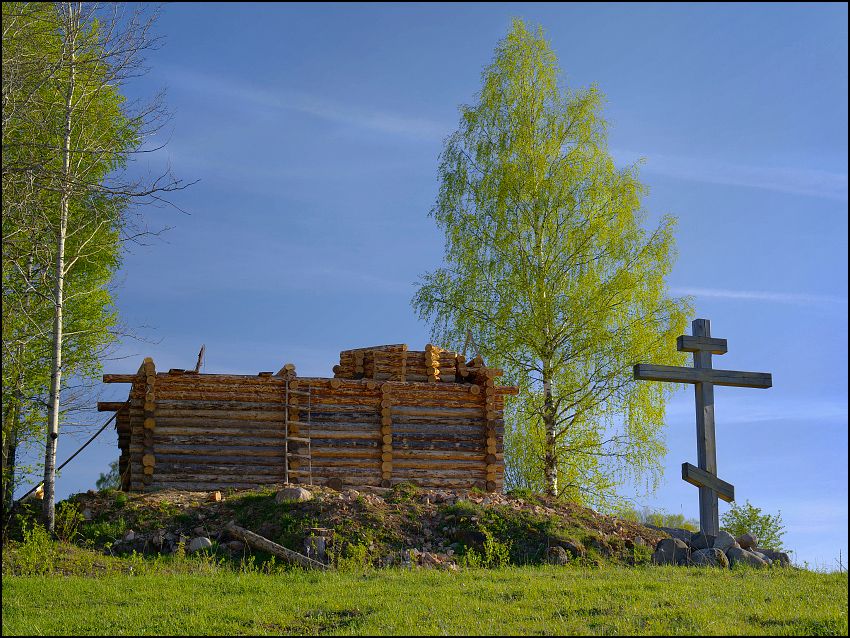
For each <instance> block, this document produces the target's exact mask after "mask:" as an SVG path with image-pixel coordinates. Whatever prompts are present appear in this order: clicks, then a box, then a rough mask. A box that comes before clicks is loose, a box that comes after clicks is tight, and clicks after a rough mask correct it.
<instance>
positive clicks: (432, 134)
mask: <svg viewBox="0 0 850 638" xmlns="http://www.w3.org/2000/svg"><path fill="white" fill-rule="evenodd" d="M166 71H167V74H168V75H167V78H168V80H169V81H171V82H172V83H173V84H174V85H175V86H179V87H180V89H181V90H185V89H189V90H192V91H196V92H200V93H205V94H206V95H208V96H209V97H211V98H214V99H215V100H230V101H231V102H232V103H234V104H242V105H245V104H250V105H252V106H255V107H256V106H261V107H265V108H272V109H281V110H289V111H296V112H299V113H304V114H306V115H311V116H313V117H318V118H321V119H325V120H329V121H332V122H336V123H339V124H347V125H350V126H354V127H357V128H362V129H366V130H370V131H378V132H380V133H385V134H390V135H396V136H402V137H409V138H414V139H424V140H430V141H439V140H441V139H442V137H443V136H444V135H445V134H446V133H447V128H446V126H444V125H442V124H440V123H439V122H435V121H433V120H429V119H427V118H422V117H414V116H409V115H402V114H399V113H392V112H390V111H384V110H381V109H375V108H371V107H356V106H351V105H343V104H339V103H336V102H334V101H332V100H328V99H325V98H322V97H320V96H317V95H312V94H309V93H305V92H303V91H293V90H283V89H279V90H278V89H268V88H263V87H259V86H256V85H252V84H247V83H244V82H240V81H237V80H234V79H233V78H226V77H223V76H213V75H208V74H201V73H196V72H193V71H188V70H186V69H181V68H177V67H169V68H168V69H166Z"/></svg>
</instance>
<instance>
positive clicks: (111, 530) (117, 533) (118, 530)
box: [80, 516, 127, 547]
mask: <svg viewBox="0 0 850 638" xmlns="http://www.w3.org/2000/svg"><path fill="white" fill-rule="evenodd" d="M126 533H127V521H126V520H124V517H123V516H119V517H118V518H116V519H113V520H101V521H92V522H90V523H87V524H85V525H83V526H82V528H81V529H80V535H81V537H82V538H83V540H84V541H88V542H89V543H90V544H93V545H95V546H98V547H100V546H103V545H106V544H109V545H112V544H113V543H115V542H116V541H119V540H121V538H123V537H124V534H126Z"/></svg>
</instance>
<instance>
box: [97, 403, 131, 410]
mask: <svg viewBox="0 0 850 638" xmlns="http://www.w3.org/2000/svg"><path fill="white" fill-rule="evenodd" d="M126 405H127V402H126V401H98V402H97V411H98V412H118V410H120V409H121V408H123V407H124V406H126Z"/></svg>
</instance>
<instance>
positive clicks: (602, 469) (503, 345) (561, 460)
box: [412, 20, 690, 505]
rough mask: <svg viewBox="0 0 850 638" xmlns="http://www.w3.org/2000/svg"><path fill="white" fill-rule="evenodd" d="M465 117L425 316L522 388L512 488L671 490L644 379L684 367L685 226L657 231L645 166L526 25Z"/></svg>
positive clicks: (588, 492) (510, 39)
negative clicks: (677, 284) (653, 371)
mask: <svg viewBox="0 0 850 638" xmlns="http://www.w3.org/2000/svg"><path fill="white" fill-rule="evenodd" d="M482 80H483V83H482V88H481V91H480V94H479V96H478V102H477V103H476V104H473V105H465V106H462V107H461V108H460V114H461V115H460V125H459V128H458V130H457V131H456V132H455V133H453V134H452V135H451V136H450V137H448V138H447V140H446V142H445V145H444V149H443V152H442V155H441V157H440V165H439V177H440V186H439V193H438V195H437V199H436V202H435V204H434V207H433V208H432V210H431V215H432V216H433V218H434V219H435V220H436V222H437V225H438V226H439V228H440V229H441V230H442V231H443V232H444V234H445V257H444V264H443V265H442V266H441V267H439V268H437V269H436V270H434V271H432V272H429V273H427V274H425V275H424V276H423V277H422V279H421V281H420V283H419V288H418V291H417V293H416V294H415V296H414V298H413V302H412V303H413V306H414V308H415V309H416V310H417V311H418V312H419V315H420V317H421V318H423V319H426V320H428V321H429V322H430V323H431V327H432V336H433V339H434V340H436V341H437V342H442V343H443V344H444V345H446V346H449V347H454V348H458V346H460V344H462V343H463V341H464V337H465V335H466V331H467V330H470V331H471V332H472V334H473V336H474V337H475V341H476V343H477V344H478V345H479V347H480V349H481V354H482V355H484V356H485V358H486V359H487V360H488V361H489V362H491V363H492V364H495V365H498V366H500V367H502V368H504V369H505V372H506V379H508V380H510V381H513V382H515V383H517V384H518V385H519V387H520V395H519V397H518V400H517V401H515V402H514V403H513V405H512V406H509V408H508V412H507V415H506V421H507V422H506V435H505V436H506V439H505V442H506V481H507V483H508V484H509V485H510V484H512V485H515V486H525V487H531V488H533V489H540V490H545V491H546V492H547V493H549V494H551V495H556V494H563V495H564V496H565V497H567V498H570V499H572V500H575V501H579V502H584V503H588V504H596V505H600V504H604V503H606V502H608V501H610V500H611V499H614V498H615V497H616V490H617V487H618V486H619V485H621V484H622V483H623V482H624V481H626V480H629V479H631V480H634V481H636V482H641V481H643V482H645V483H646V484H647V486H648V487H649V489H652V487H653V486H654V485H655V484H657V481H658V479H659V477H660V474H661V469H662V467H661V460H662V459H663V456H664V452H665V448H664V443H663V436H662V428H663V423H664V405H665V400H666V398H667V397H668V396H669V393H670V391H671V390H670V389H669V388H665V387H663V386H662V384H648V383H644V384H637V383H635V382H634V381H633V380H632V368H631V367H632V365H633V364H634V363H637V362H639V361H654V362H656V361H657V362H659V363H667V364H670V365H682V364H684V356H683V355H681V354H679V353H677V352H676V347H675V339H676V336H677V335H679V334H682V333H683V330H684V328H685V327H686V321H687V317H688V315H689V314H690V307H689V305H688V300H687V299H675V298H672V297H670V296H669V295H668V294H667V287H666V284H665V277H666V275H667V274H668V273H669V272H670V269H671V267H672V264H673V261H674V257H675V250H674V238H673V229H674V225H675V220H674V219H673V218H672V217H669V216H666V217H663V218H662V219H661V221H660V223H659V224H658V226H657V227H656V228H654V229H652V230H646V229H644V227H643V225H642V223H643V221H644V219H645V213H644V211H643V210H642V198H643V196H644V195H645V193H646V188H645V187H644V186H643V185H642V184H641V182H640V181H639V174H638V166H628V167H625V168H618V167H617V166H616V165H615V163H614V160H613V159H612V157H611V155H610V154H609V152H608V150H607V125H606V122H605V120H604V118H603V115H602V106H603V96H602V94H601V92H600V91H599V89H598V88H597V87H596V86H591V87H589V88H586V89H569V88H567V87H565V86H562V85H561V84H559V69H558V64H557V60H556V57H555V54H554V53H553V51H552V49H551V48H550V47H549V45H548V43H547V42H546V40H545V39H544V37H543V34H542V31H541V30H540V29H538V30H537V31H536V32H531V31H529V30H528V29H527V27H526V26H525V24H523V22H522V21H520V20H516V21H514V23H513V27H512V29H511V31H510V32H509V33H508V35H507V37H506V38H505V39H504V40H502V41H501V42H500V43H499V45H498V46H497V48H496V51H495V55H494V58H493V61H492V63H491V64H490V65H489V66H488V67H487V68H486V69H485V70H484V72H483V74H482Z"/></svg>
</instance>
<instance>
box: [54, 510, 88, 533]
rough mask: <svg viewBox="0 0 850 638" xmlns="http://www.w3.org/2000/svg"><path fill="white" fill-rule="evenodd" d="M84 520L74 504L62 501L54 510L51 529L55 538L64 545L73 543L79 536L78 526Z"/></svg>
mask: <svg viewBox="0 0 850 638" xmlns="http://www.w3.org/2000/svg"><path fill="white" fill-rule="evenodd" d="M84 520H85V519H84V518H83V515H82V513H81V512H80V509H79V508H78V507H77V504H76V503H74V502H72V501H62V502H61V503H59V506H58V507H57V508H56V521H55V525H54V528H53V531H54V533H55V534H56V538H58V539H59V540H60V541H64V542H66V543H70V542H72V541H74V540H75V539H76V538H77V536H79V534H80V526H81V525H82V524H83V521H84Z"/></svg>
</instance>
